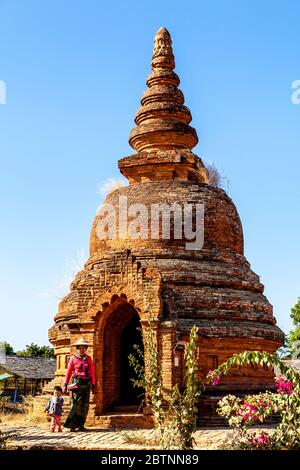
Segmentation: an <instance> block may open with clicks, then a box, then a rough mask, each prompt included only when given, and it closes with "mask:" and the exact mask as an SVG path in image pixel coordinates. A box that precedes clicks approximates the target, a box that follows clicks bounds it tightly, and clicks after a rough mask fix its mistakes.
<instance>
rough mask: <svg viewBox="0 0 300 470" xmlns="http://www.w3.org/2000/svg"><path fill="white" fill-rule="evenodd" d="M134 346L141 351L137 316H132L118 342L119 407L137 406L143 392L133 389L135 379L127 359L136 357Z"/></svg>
mask: <svg viewBox="0 0 300 470" xmlns="http://www.w3.org/2000/svg"><path fill="white" fill-rule="evenodd" d="M134 345H137V346H138V347H139V349H140V350H142V351H143V341H142V335H141V324H140V320H139V317H138V316H137V315H135V316H133V317H132V318H131V320H129V322H128V323H127V325H126V326H125V328H124V329H123V331H122V333H121V342H120V353H121V354H120V398H119V404H120V405H139V404H140V403H141V400H142V398H143V392H144V390H143V389H141V388H137V387H134V385H133V382H132V379H134V378H136V376H135V373H134V370H133V368H132V367H131V366H130V364H129V360H128V357H129V355H130V354H132V353H133V354H134V355H135V357H138V356H137V354H136V350H135V349H134Z"/></svg>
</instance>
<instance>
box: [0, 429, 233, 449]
mask: <svg viewBox="0 0 300 470" xmlns="http://www.w3.org/2000/svg"><path fill="white" fill-rule="evenodd" d="M1 431H3V432H12V433H13V434H15V435H16V436H15V437H13V438H12V439H11V440H10V441H9V442H8V449H9V448H11V449H16V448H22V449H30V448H35V449H36V448H40V447H42V448H55V449H97V450H100V449H101V450H106V449H107V450H111V449H126V450H129V449H155V448H156V449H157V448H159V446H158V445H157V443H156V442H155V439H154V432H153V430H135V431H133V430H130V431H113V430H109V429H99V428H88V431H87V432H75V433H70V432H69V430H68V429H63V432H62V433H58V432H55V433H50V431H49V427H48V426H45V425H39V426H36V425H35V426H32V425H31V426H30V425H22V424H19V425H18V424H17V425H12V424H4V425H2V426H1ZM229 432H230V430H229V429H221V428H220V429H216V428H215V429H204V430H198V431H197V432H196V433H195V439H196V446H195V448H196V449H217V448H218V447H219V446H220V445H221V442H222V441H223V440H224V438H225V436H226V435H227V434H228V433H229Z"/></svg>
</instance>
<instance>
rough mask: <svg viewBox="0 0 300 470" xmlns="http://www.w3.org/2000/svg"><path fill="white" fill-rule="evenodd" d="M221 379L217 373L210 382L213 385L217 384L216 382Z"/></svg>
mask: <svg viewBox="0 0 300 470" xmlns="http://www.w3.org/2000/svg"><path fill="white" fill-rule="evenodd" d="M220 380H221V377H220V376H219V375H217V377H215V378H214V379H213V381H212V384H213V385H218V383H219V382H220Z"/></svg>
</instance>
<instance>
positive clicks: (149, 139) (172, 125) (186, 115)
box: [129, 27, 198, 152]
mask: <svg viewBox="0 0 300 470" xmlns="http://www.w3.org/2000/svg"><path fill="white" fill-rule="evenodd" d="M151 67H152V73H151V74H150V75H149V77H148V79H147V85H148V90H146V91H145V93H144V94H143V96H142V99H141V104H142V106H141V108H140V109H139V110H138V112H137V113H136V116H135V123H136V125H137V126H136V127H135V128H134V129H132V131H131V133H130V136H129V144H130V145H131V147H133V148H134V149H135V150H136V151H137V152H143V151H146V152H153V151H157V150H163V151H164V150H175V149H189V150H191V149H192V148H193V147H195V145H196V144H197V143H198V137H197V133H196V131H195V129H194V128H193V127H191V126H190V125H189V123H190V122H191V120H192V116H191V113H190V110H189V108H187V107H186V106H185V105H184V96H183V93H182V91H181V90H179V89H178V85H179V83H180V80H179V77H178V75H177V74H176V73H175V72H174V71H173V69H174V67H175V60H174V55H173V50H172V39H171V35H170V33H169V31H168V30H167V29H166V28H163V27H161V28H160V29H159V30H158V31H157V33H156V35H155V38H154V50H153V56H152V62H151Z"/></svg>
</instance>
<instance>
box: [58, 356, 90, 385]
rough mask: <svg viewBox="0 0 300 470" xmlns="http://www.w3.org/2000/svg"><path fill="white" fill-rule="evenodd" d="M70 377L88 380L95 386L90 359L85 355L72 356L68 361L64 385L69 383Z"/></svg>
mask: <svg viewBox="0 0 300 470" xmlns="http://www.w3.org/2000/svg"><path fill="white" fill-rule="evenodd" d="M71 376H72V377H77V378H78V379H84V380H89V379H90V380H91V383H92V385H95V382H96V380H95V370H94V364H93V361H92V358H91V357H90V356H88V355H87V354H85V355H84V356H77V355H76V356H72V357H71V359H70V360H69V364H68V368H67V373H66V379H65V384H68V383H69V381H70V378H71Z"/></svg>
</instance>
